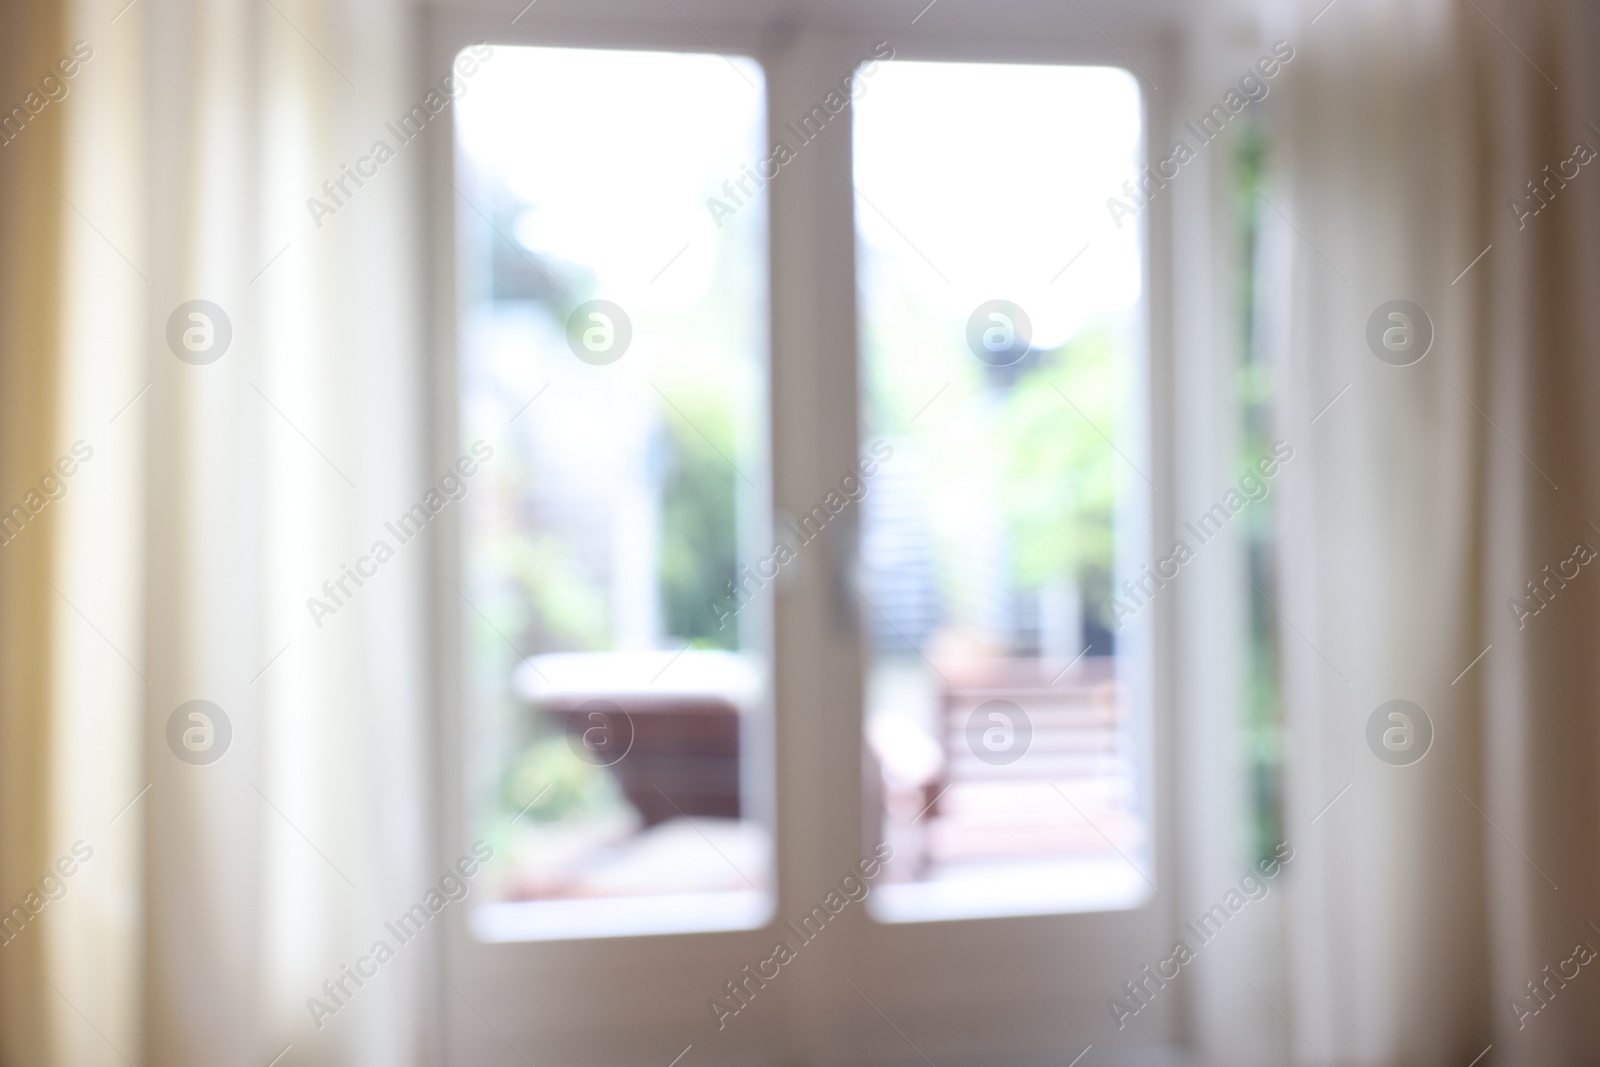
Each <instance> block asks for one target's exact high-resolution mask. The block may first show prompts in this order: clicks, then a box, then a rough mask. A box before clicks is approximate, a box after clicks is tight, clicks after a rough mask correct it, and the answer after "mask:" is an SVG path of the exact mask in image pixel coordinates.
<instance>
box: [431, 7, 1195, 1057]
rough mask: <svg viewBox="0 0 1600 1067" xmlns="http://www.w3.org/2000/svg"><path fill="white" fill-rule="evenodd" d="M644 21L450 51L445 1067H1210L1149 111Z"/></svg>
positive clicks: (497, 32) (1009, 81)
mask: <svg viewBox="0 0 1600 1067" xmlns="http://www.w3.org/2000/svg"><path fill="white" fill-rule="evenodd" d="M602 6H603V7H604V8H605V11H607V12H611V13H612V14H616V15H618V16H619V17H621V16H623V15H630V14H637V15H639V17H638V18H637V19H635V20H630V21H628V22H627V23H626V27H627V28H626V29H624V28H622V26H623V23H617V24H607V25H605V26H597V25H596V24H594V23H593V22H592V21H584V20H572V21H568V20H564V19H563V18H561V17H560V16H559V14H558V13H555V12H552V13H551V14H550V15H548V16H547V17H544V18H542V19H535V18H534V16H533V15H531V14H530V15H529V16H528V18H527V19H523V20H520V21H519V23H518V24H516V25H507V24H504V22H503V20H501V21H499V22H495V21H489V20H485V19H482V18H480V17H478V16H467V15H461V14H450V15H443V14H441V15H439V16H437V20H436V24H435V26H434V30H433V37H432V42H433V46H432V50H431V52H430V55H431V57H432V60H431V61H432V62H435V63H437V64H439V65H443V66H455V69H457V71H458V72H459V71H460V70H461V68H460V67H459V66H456V64H458V62H459V60H460V58H461V57H463V56H467V57H471V58H472V59H473V63H472V67H473V73H472V74H471V75H470V76H465V75H464V76H463V77H462V79H461V80H462V83H463V90H464V91H463V92H462V93H461V94H460V95H459V96H457V97H456V98H455V99H454V101H453V105H452V110H451V112H450V131H451V133H450V137H449V138H448V139H445V138H440V139H439V141H440V142H441V143H438V144H436V145H435V149H436V150H435V153H434V157H433V160H432V167H433V179H432V180H431V181H430V196H431V201H430V202H431V203H432V204H433V205H434V211H435V246H436V247H437V248H438V249H440V250H441V254H440V256H439V257H436V262H437V271H438V273H437V282H438V293H439V296H438V301H437V306H438V308H439V315H438V322H439V332H438V341H439V347H440V350H441V351H442V352H444V353H447V354H448V358H442V359H441V363H440V372H439V377H438V379H437V380H438V390H437V392H438V406H437V412H438V423H439V427H440V432H439V442H438V444H437V446H436V451H435V454H436V456H437V458H438V461H439V462H442V463H446V464H449V465H450V466H451V468H452V469H453V470H456V471H457V472H458V473H459V477H460V481H461V484H462V485H463V492H464V497H465V499H464V507H463V508H462V509H461V514H462V519H461V522H460V525H459V527H457V528H453V529H452V530H451V531H449V533H448V536H446V537H444V538H442V539H441V540H440V542H439V543H440V544H441V545H442V546H443V549H442V551H441V553H440V557H439V559H438V564H437V573H438V578H439V581H438V582H437V583H436V584H437V586H438V588H437V590H436V592H435V596H436V597H437V604H438V607H439V610H438V612H437V618H438V620H439V652H438V656H439V666H440V669H439V672H438V676H439V705H440V712H441V713H440V721H441V734H440V737H441V742H442V743H441V745H440V755H439V761H440V762H439V782H440V790H441V803H440V805H439V811H440V840H441V852H442V853H444V854H446V858H447V859H454V857H455V856H456V854H457V853H458V852H460V853H462V854H463V855H466V854H471V855H474V856H477V857H479V859H480V860H481V873H480V874H479V875H478V876H477V878H476V879H475V881H474V884H473V886H472V890H471V896H470V900H469V901H468V907H466V908H463V909H459V914H460V916H461V918H459V919H456V920H454V921H452V923H451V925H450V926H449V927H448V930H449V933H448V936H447V937H446V940H445V943H444V945H443V951H442V955H441V958H440V973H441V983H440V1004H441V1013H440V1035H441V1037H440V1040H441V1045H442V1049H443V1052H444V1054H445V1056H446V1058H447V1059H448V1060H449V1061H450V1062H457V1061H459V1062H471V1063H483V1064H491V1063H506V1064H514V1063H522V1062H534V1063H540V1064H544V1063H567V1064H575V1065H589V1064H594V1065H597V1067H598V1065H601V1064H615V1063H624V1062H639V1063H646V1064H649V1063H656V1064H659V1065H662V1067H698V1065H701V1064H729V1065H731V1064H761V1063H765V1064H779V1063H894V1062H912V1061H915V1062H923V1061H924V1060H927V1061H929V1062H935V1063H938V1064H940V1067H944V1065H945V1064H946V1063H959V1062H967V1061H977V1060H990V1061H999V1060H1005V1059H1018V1058H1027V1057H1039V1056H1047V1057H1050V1058H1051V1061H1052V1062H1053V1061H1054V1059H1057V1058H1059V1059H1061V1062H1063V1063H1065V1062H1067V1061H1068V1060H1071V1058H1072V1057H1073V1056H1075V1055H1078V1053H1079V1051H1080V1050H1081V1049H1083V1048H1084V1047H1085V1046H1086V1045H1089V1044H1092V1043H1097V1042H1098V1043H1099V1045H1100V1047H1101V1048H1108V1047H1115V1046H1117V1045H1123V1046H1127V1047H1145V1046H1150V1047H1154V1046H1160V1045H1163V1044H1165V1043H1167V1042H1169V1041H1170V1040H1171V1039H1172V1035H1173V1033H1174V1027H1175V1019H1176V1012H1175V998H1168V999H1167V1000H1163V1001H1157V1002H1156V1003H1155V1004H1154V1010H1152V1011H1150V1012H1148V1013H1146V1014H1144V1015H1142V1016H1141V1017H1140V1019H1139V1028H1140V1029H1139V1032H1137V1033H1132V1034H1123V1033H1121V1032H1119V1031H1118V1030H1117V1029H1116V1028H1115V1027H1112V1028H1111V1029H1110V1031H1109V1033H1108V1032H1107V1025H1108V1022H1109V1021H1110V1020H1111V1016H1108V1015H1107V1009H1106V1003H1107V1000H1108V999H1109V998H1112V997H1115V996H1118V995H1122V994H1121V987H1122V980H1123V978H1125V977H1129V976H1133V975H1137V974H1138V973H1139V970H1140V967H1141V966H1142V965H1144V964H1145V963H1148V962H1149V961H1150V960H1153V959H1156V958H1158V957H1159V956H1161V955H1164V954H1165V952H1164V947H1165V945H1166V942H1167V941H1168V940H1170V939H1169V937H1168V936H1167V935H1168V923H1167V921H1166V918H1165V916H1166V914H1167V910H1168V909H1167V904H1166V901H1167V899H1168V897H1167V895H1166V894H1164V893H1163V892H1162V891H1161V890H1159V889H1158V888H1157V886H1160V885H1164V879H1163V871H1164V869H1165V868H1164V864H1163V856H1162V849H1161V846H1160V841H1161V840H1162V837H1161V834H1160V830H1161V824H1160V818H1159V813H1160V811H1161V808H1160V799H1161V798H1160V797H1159V796H1158V795H1157V793H1156V791H1155V790H1154V789H1153V788H1152V786H1151V778H1152V776H1151V774H1150V770H1149V768H1150V766H1151V764H1152V757H1153V750H1154V744H1155V740H1156V736H1157V734H1156V731H1155V730H1154V728H1153V726H1152V723H1153V714H1152V711H1151V699H1150V695H1149V685H1148V677H1149V674H1150V671H1151V665H1152V658H1153V651H1152V650H1153V647H1154V646H1153V642H1152V640H1151V637H1150V634H1151V632H1152V631H1151V626H1150V623H1151V619H1152V618H1153V617H1154V616H1156V615H1157V614H1159V612H1160V610H1161V608H1160V605H1159V602H1158V595H1156V594H1154V593H1147V594H1144V595H1141V596H1140V597H1139V599H1138V604H1139V607H1138V609H1133V610H1129V609H1128V605H1129V603H1130V600H1129V597H1130V596H1131V595H1132V594H1130V593H1128V592H1127V591H1126V590H1125V588H1124V586H1123V584H1122V583H1124V582H1130V583H1131V584H1132V587H1133V588H1134V589H1135V590H1138V589H1142V588H1144V585H1147V584H1149V583H1148V582H1147V581H1146V580H1145V579H1144V578H1143V576H1142V574H1141V573H1140V572H1139V571H1137V570H1136V569H1135V566H1134V563H1133V561H1134V560H1138V559H1145V558H1149V557H1148V555H1147V552H1146V548H1145V544H1146V541H1147V540H1148V539H1147V537H1146V535H1145V529H1146V527H1147V525H1148V523H1147V515H1148V512H1149V509H1150V507H1151V502H1152V496H1153V493H1154V490H1153V486H1152V485H1151V482H1150V479H1149V478H1147V477H1145V475H1146V474H1147V473H1150V468H1149V461H1148V459H1146V458H1145V457H1146V454H1147V451H1148V449H1147V448H1146V446H1145V445H1144V444H1143V442H1144V440H1145V436H1146V434H1147V425H1148V422H1147V410H1148V405H1149V387H1148V369H1147V362H1146V357H1145V348H1144V346H1145V341H1144V337H1145V331H1146V325H1145V323H1146V320H1147V317H1148V315H1149V314H1150V307H1149V305H1148V302H1147V298H1146V288H1145V281H1144V279H1145V271H1146V265H1145V262H1144V248H1145V238H1144V230H1143V224H1144V220H1143V219H1138V220H1135V222H1133V223H1130V224H1128V225H1127V226H1126V227H1121V226H1117V225H1113V223H1114V222H1115V221H1116V220H1115V218H1114V217H1113V218H1112V219H1110V220H1108V219H1107V218H1106V215H1105V207H1104V200H1105V197H1106V196H1107V195H1109V194H1108V190H1109V191H1110V192H1115V193H1120V187H1121V185H1122V183H1123V182H1124V181H1127V180H1129V179H1130V178H1131V177H1135V176H1137V172H1138V167H1139V165H1140V161H1141V159H1142V158H1143V154H1144V145H1145V139H1146V135H1145V128H1146V124H1145V116H1144V109H1145V106H1146V105H1145V102H1144V100H1143V98H1142V94H1141V92H1140V88H1139V85H1138V83H1137V82H1136V80H1135V79H1134V78H1133V76H1131V75H1130V74H1128V73H1126V72H1125V71H1123V70H1121V69H1119V68H1116V67H1113V66H1111V65H1109V59H1108V57H1107V56H1106V55H1105V54H1104V52H1103V51H1102V50H1101V48H1100V44H1099V43H1096V42H1091V41H1089V40H1088V39H1086V38H1084V37H1083V35H1082V34H1081V33H1079V32H1077V31H1076V30H1070V29H1059V28H1058V29H1057V30H1055V31H1052V32H1053V34H1054V35H1053V36H1051V35H1050V34H1046V35H1043V36H1038V35H1033V36H1030V35H1029V33H1028V32H1027V27H1026V26H1025V25H1023V24H1022V23H1019V24H1018V25H1017V26H1016V27H1014V28H1013V32H1014V38H1013V39H1012V40H1011V41H1010V42H1009V43H1008V42H1005V41H1000V42H998V43H996V42H989V43H987V44H980V45H974V44H972V43H971V42H970V40H969V41H963V40H960V39H958V38H959V37H960V36H961V35H953V36H952V37H951V38H950V39H941V38H940V35H939V34H938V33H937V32H934V31H931V30H919V31H917V34H916V37H918V38H920V40H919V41H918V43H917V44H916V45H915V46H912V45H908V44H905V43H897V42H896V41H895V40H893V38H892V37H891V35H890V33H888V32H883V31H881V30H880V28H879V27H875V26H874V27H868V28H867V30H863V31H861V32H857V31H851V32H839V31H837V30H826V31H825V30H822V29H806V28H801V29H798V30H797V29H795V28H794V27H789V29H787V30H786V31H785V32H783V33H778V32H776V30H775V29H774V28H770V27H769V28H759V27H757V28H752V27H751V26H749V25H748V24H746V23H740V22H735V21H730V20H721V19H712V18H710V17H709V16H705V17H696V18H693V19H692V20H691V18H690V15H689V14H682V13H680V15H682V17H678V16H673V17H672V18H671V19H668V20H666V21H663V20H662V19H661V17H660V13H658V12H654V11H653V9H652V11H651V13H649V14H643V13H642V12H643V10H644V8H643V5H642V4H638V3H635V2H634V0H608V4H607V5H602ZM612 8H615V9H616V10H615V11H612ZM636 8H637V9H638V11H635V10H634V9H636ZM669 14H670V13H669ZM691 14H692V13H691ZM901 29H902V31H903V28H901ZM868 31H875V32H868ZM1097 40H1098V39H1097ZM713 42H714V43H713ZM1113 55H1114V54H1113ZM1000 60H1005V61H1006V62H1000ZM1119 62H1120V61H1119ZM446 140H448V144H445V143H443V142H444V141H446ZM1150 588H1151V589H1152V590H1154V588H1155V587H1154V586H1153V585H1150ZM1146 605H1148V609H1146ZM484 856H487V858H486V859H484V858H483V857H484ZM1124 971H1126V972H1127V973H1126V974H1124V973H1123V972H1124ZM1063 1054H1064V1055H1063ZM1088 1062H1089V1061H1085V1063H1086V1065H1087V1063H1088ZM1106 1062H1110V1061H1106Z"/></svg>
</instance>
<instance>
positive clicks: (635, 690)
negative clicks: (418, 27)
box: [455, 47, 772, 939]
mask: <svg viewBox="0 0 1600 1067" xmlns="http://www.w3.org/2000/svg"><path fill="white" fill-rule="evenodd" d="M458 107H459V108H460V111H459V138H458V145H457V156H456V179H455V187H456V191H457V205H456V206H457V219H458V220H459V224H460V225H459V232H460V235H461V236H460V244H459V252H458V255H459V262H460V266H461V271H460V276H461V278H462V291H461V301H462V308H461V323H462V327H461V329H462V336H461V362H460V375H461V379H460V390H461V424H462V439H461V440H462V445H461V447H462V450H463V452H464V453H468V452H471V451H472V450H473V449H474V448H477V449H479V450H480V452H483V453H488V452H489V451H490V450H492V457H491V458H483V457H482V456H481V455H480V456H479V459H480V460H481V463H480V464H479V466H480V470H479V472H478V473H477V474H476V476H475V477H474V478H473V479H472V480H471V492H470V494H469V495H468V496H467V498H466V499H465V501H464V504H463V509H464V519H463V533H464V540H463V545H462V550H463V561H462V564H463V566H462V576H463V582H464V584H463V586H462V588H461V589H460V590H459V591H458V592H459V593H460V595H461V599H462V600H463V601H464V603H463V604H462V605H461V607H462V611H461V617H462V619H463V621H464V625H465V634H464V638H463V640H464V648H465V656H466V661H465V662H466V671H467V686H468V692H467V701H468V703H467V725H468V729H467V737H468V749H469V750H468V761H469V762H468V776H467V781H468V788H469V798H468V799H469V806H470V811H471V816H470V818H471V831H472V834H473V836H475V837H482V838H483V839H484V840H485V841H487V842H488V843H489V844H490V845H491V846H492V847H493V849H494V852H495V860H494V863H493V864H492V865H491V875H492V883H493V884H492V888H491V893H490V897H491V898H492V903H489V904H487V905H485V906H482V907H480V908H479V909H478V910H477V911H476V912H475V913H474V917H473V923H474V928H475V930H476V932H477V933H478V935H479V936H481V937H484V938H487V939H513V938H546V937H577V936H605V935H617V934H631V933H651V932H667V931H680V930H702V929H729V928H741V927H749V926H757V925H760V924H762V923H763V922H764V921H765V920H766V917H767V914H768V912H769V910H770V902H769V899H768V894H769V888H770V885H771V878H772V876H771V870H772V860H771V851H772V849H771V840H770V829H769V828H770V825H771V819H770V807H771V763H770V759H769V758H767V757H765V756H760V755H758V754H759V753H762V752H763V751H764V750H765V749H766V747H767V740H766V738H767V736H768V734H769V728H768V722H769V713H768V705H769V701H768V695H767V676H768V671H767V655H766V647H767V646H766V639H767V638H766V635H767V629H768V624H767V621H766V616H765V615H764V614H763V610H762V609H763V607H764V605H762V604H756V605H752V606H751V607H750V608H749V609H747V610H743V611H740V612H738V613H730V612H728V611H726V610H718V608H717V605H719V604H724V603H725V602H726V598H727V592H728V589H729V586H730V583H731V582H732V581H733V580H734V570H735V565H736V560H738V559H740V558H743V557H746V556H748V555H750V552H749V551H746V549H747V548H748V547H749V546H752V545H755V544H758V543H760V541H761V540H762V537H763V535H764V533H765V530H764V527H763V520H762V518H761V516H763V515H765V514H769V513H770V505H769V504H768V490H767V483H766V471H767V468H768V463H767V459H766V454H765V447H766V446H765V442H766V440H767V426H766V422H765V418H764V413H765V411H766V404H765V390H766V359H767V354H766V353H767V310H766V306H767V271H766V263H767V259H766V256H767V252H766V201H765V196H764V193H763V191H762V190H761V189H760V188H758V187H757V186H756V184H755V183H754V182H753V181H751V180H750V179H749V178H748V177H747V176H746V175H747V174H748V171H747V169H746V164H749V163H750V162H751V161H752V160H757V159H759V158H760V155H761V140H762V137H763V135H764V129H765V125H764V115H765V99H764V91H763V81H762V74H761V69H760V67H759V66H758V65H757V64H756V63H754V62H753V61H751V60H748V59H743V58H732V59H730V58H727V57H723V56H720V55H715V54H711V55H693V54H668V53H650V52H620V51H596V50H576V49H552V48H504V47H502V48H496V49H494V51H493V55H492V56H491V57H490V58H488V59H486V60H484V61H483V63H482V65H481V69H480V70H479V72H478V73H477V75H476V77H475V78H473V79H471V84H470V86H469V87H468V92H467V93H466V94H465V95H464V96H463V97H462V98H461V100H460V102H459V104H458ZM741 182H742V184H741ZM730 184H731V187H732V189H733V190H734V191H735V193H734V194H732V195H731V194H730V193H729V190H728V186H729V185H730ZM713 197H715V198H717V199H718V201H719V202H720V203H721V204H722V205H723V206H725V207H731V208H732V210H731V211H720V210H719V211H716V212H713V211H712V210H710V209H709V208H708V206H707V201H708V200H709V199H710V198H713ZM478 442H482V444H477V443H478Z"/></svg>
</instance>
